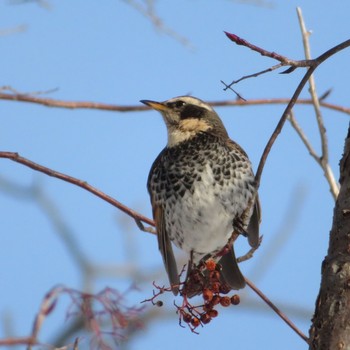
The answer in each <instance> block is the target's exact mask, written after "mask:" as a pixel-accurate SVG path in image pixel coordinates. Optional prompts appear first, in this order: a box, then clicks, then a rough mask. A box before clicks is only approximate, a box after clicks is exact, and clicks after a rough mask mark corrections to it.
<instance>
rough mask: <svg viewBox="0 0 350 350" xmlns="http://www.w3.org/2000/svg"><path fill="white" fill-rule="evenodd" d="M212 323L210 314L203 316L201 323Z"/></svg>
mask: <svg viewBox="0 0 350 350" xmlns="http://www.w3.org/2000/svg"><path fill="white" fill-rule="evenodd" d="M210 321H211V317H210V316H209V315H208V314H203V315H202V316H201V322H202V323H204V324H207V323H209V322H210Z"/></svg>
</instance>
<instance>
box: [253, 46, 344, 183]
mask: <svg viewBox="0 0 350 350" xmlns="http://www.w3.org/2000/svg"><path fill="white" fill-rule="evenodd" d="M349 46H350V39H349V40H346V41H344V42H342V43H341V44H339V45H337V46H334V47H333V48H331V49H330V50H328V51H326V52H325V53H324V54H322V55H320V56H319V57H317V58H315V59H313V60H311V61H312V62H310V67H309V68H308V70H307V71H306V73H305V75H304V76H303V78H302V80H301V81H300V83H299V84H298V86H297V88H296V90H295V92H294V94H293V96H292V98H291V100H290V101H289V103H288V105H287V107H286V108H285V110H284V112H283V114H282V117H281V118H280V121H279V122H278V124H277V126H276V128H275V130H274V132H273V133H272V135H271V137H270V139H269V141H268V142H267V144H266V147H265V149H264V151H263V154H262V156H261V159H260V163H259V166H258V169H257V172H256V175H255V181H256V184H257V188H259V185H260V179H261V175H262V171H263V169H264V165H265V162H266V159H267V156H268V154H269V153H270V150H271V148H272V146H273V144H274V142H275V141H276V139H277V137H278V135H279V133H280V132H281V130H282V128H283V125H284V123H285V121H286V120H287V118H288V115H289V114H290V112H291V110H292V108H293V106H294V105H295V102H296V101H297V99H298V97H299V95H300V93H301V91H302V90H303V88H304V86H305V84H306V83H307V81H308V80H309V78H310V76H311V75H312V73H313V72H314V71H315V70H316V69H317V67H318V66H319V65H320V64H321V63H322V62H324V61H325V60H327V59H328V58H329V57H331V56H332V55H334V54H336V53H337V52H339V51H341V50H343V49H345V48H347V47H349Z"/></svg>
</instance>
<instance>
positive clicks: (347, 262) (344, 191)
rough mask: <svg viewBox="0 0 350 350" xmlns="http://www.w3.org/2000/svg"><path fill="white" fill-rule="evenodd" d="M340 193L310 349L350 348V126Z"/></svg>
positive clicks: (340, 180) (340, 349)
mask: <svg viewBox="0 0 350 350" xmlns="http://www.w3.org/2000/svg"><path fill="white" fill-rule="evenodd" d="M339 182H340V186H341V187H340V192H339V196H338V199H337V201H336V205H335V208H334V214H333V227H332V230H331V233H330V239H329V248H328V253H327V256H326V257H325V259H324V261H323V264H322V281H321V288H320V292H319V295H318V298H317V301H316V310H315V314H314V317H313V319H312V325H311V328H310V349H312V350H316V349H317V350H333V349H335V350H350V125H349V131H348V135H347V137H346V140H345V147H344V154H343V158H342V159H341V161H340V179H339Z"/></svg>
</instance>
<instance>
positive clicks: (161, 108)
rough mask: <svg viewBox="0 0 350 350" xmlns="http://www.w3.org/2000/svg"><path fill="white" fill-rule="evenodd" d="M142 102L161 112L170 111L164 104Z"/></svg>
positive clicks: (148, 101)
mask: <svg viewBox="0 0 350 350" xmlns="http://www.w3.org/2000/svg"><path fill="white" fill-rule="evenodd" d="M140 102H141V103H143V104H145V105H146V106H149V107H151V108H153V109H155V110H156V111H160V112H163V111H167V110H168V109H169V107H168V106H167V105H166V104H164V103H162V102H156V101H150V100H141V101H140Z"/></svg>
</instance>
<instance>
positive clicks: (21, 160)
mask: <svg viewBox="0 0 350 350" xmlns="http://www.w3.org/2000/svg"><path fill="white" fill-rule="evenodd" d="M0 158H7V159H11V160H13V161H14V162H17V163H20V164H23V165H25V166H27V167H29V168H32V169H33V170H36V171H40V172H41V173H44V174H46V175H49V176H52V177H55V178H57V179H60V180H63V181H66V182H69V183H71V184H73V185H76V186H79V187H81V188H83V189H85V190H86V191H88V192H91V193H92V194H94V195H95V196H97V197H100V198H101V199H103V200H104V201H106V202H108V203H110V204H112V205H113V206H115V207H116V208H118V209H119V210H121V211H122V212H124V213H125V214H127V215H129V216H130V217H132V218H133V219H135V220H139V221H143V222H145V223H146V224H148V225H151V226H154V221H153V220H151V219H149V218H147V217H145V216H143V215H142V214H140V213H138V212H136V211H135V210H132V209H130V208H129V207H127V206H125V205H124V204H122V203H120V202H118V201H117V200H116V199H114V198H112V197H110V196H108V195H107V194H106V193H103V192H102V191H100V190H98V189H97V188H95V187H93V186H91V185H89V184H88V183H87V182H86V181H82V180H80V179H77V178H74V177H72V176H69V175H66V174H63V173H60V172H58V171H55V170H52V169H50V168H47V167H44V166H42V165H40V164H37V163H34V162H32V161H31V160H29V159H26V158H23V157H21V156H20V155H19V154H18V153H15V152H0ZM147 232H149V231H147Z"/></svg>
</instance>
